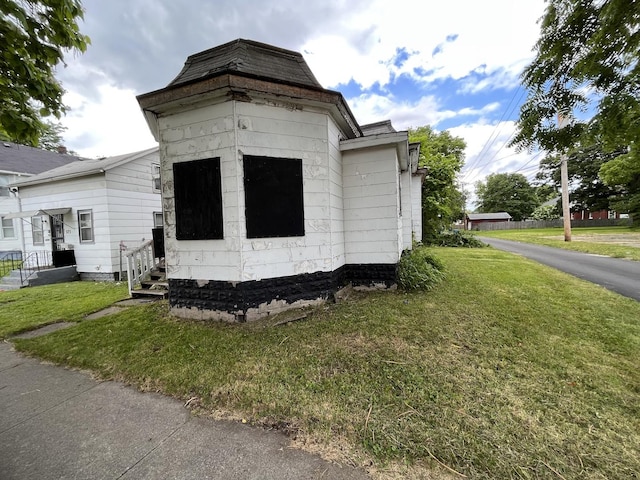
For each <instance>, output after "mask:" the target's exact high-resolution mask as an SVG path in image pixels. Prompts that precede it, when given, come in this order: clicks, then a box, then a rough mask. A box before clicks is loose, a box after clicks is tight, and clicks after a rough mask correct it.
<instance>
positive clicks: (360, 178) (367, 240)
mask: <svg viewBox="0 0 640 480" xmlns="http://www.w3.org/2000/svg"><path fill="white" fill-rule="evenodd" d="M342 160H343V170H342V171H343V182H344V187H343V190H344V231H345V251H346V263H347V264H369V263H386V264H389V263H397V262H398V261H399V259H400V252H401V251H402V238H401V234H402V232H401V229H400V220H399V216H398V212H399V207H400V205H399V200H400V197H399V194H398V188H397V187H398V175H399V169H398V161H397V157H396V150H395V146H394V145H392V146H389V147H380V148H368V149H362V150H350V151H345V152H343V153H342Z"/></svg>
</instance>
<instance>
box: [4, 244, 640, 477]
mask: <svg viewBox="0 0 640 480" xmlns="http://www.w3.org/2000/svg"><path fill="white" fill-rule="evenodd" d="M434 250H435V253H436V255H437V256H439V257H440V258H441V259H442V260H443V263H444V264H445V266H446V270H447V277H446V280H445V281H444V282H443V283H441V284H440V285H438V286H437V287H436V288H434V289H433V290H432V291H430V292H428V293H402V292H376V293H367V294H359V293H354V294H352V296H351V297H350V298H349V299H348V300H347V301H345V302H343V303H339V304H336V305H326V306H323V307H320V308H317V309H314V310H311V311H310V312H308V316H307V318H306V319H304V320H299V321H296V322H292V323H291V324H287V325H282V324H281V325H280V326H274V324H275V323H278V321H279V319H278V318H272V319H267V320H264V321H259V322H255V323H251V324H236V325H228V324H221V323H208V324H207V323H193V322H186V321H182V320H177V319H175V318H172V317H171V316H170V315H169V314H168V309H167V305H166V303H156V304H153V305H148V306H140V307H132V308H129V309H127V311H125V312H122V313H119V314H116V315H113V316H110V317H106V318H103V319H99V320H96V321H93V322H86V323H80V324H79V325H78V326H76V327H74V328H71V329H67V330H62V331H58V332H55V333H53V334H50V335H47V336H44V337H40V338H36V339H30V340H17V341H16V346H17V348H18V349H20V350H22V351H25V352H29V353H31V354H34V355H38V356H40V357H43V358H46V359H48V360H51V361H54V362H58V363H62V364H67V365H71V366H74V367H79V368H83V369H91V370H93V371H95V372H97V373H99V374H100V375H101V376H102V377H104V378H114V379H120V380H125V381H127V382H131V383H133V384H136V385H138V386H139V387H140V388H142V389H145V390H154V391H161V392H164V393H168V394H171V395H174V396H176V397H179V398H181V399H183V400H184V401H185V402H188V403H189V404H190V405H191V406H192V407H194V406H195V407H197V408H198V409H199V410H200V411H202V412H204V413H210V414H214V413H216V412H218V414H219V412H223V413H226V414H228V415H231V416H232V417H235V418H244V419H247V421H249V422H253V423H256V424H261V425H269V426H272V427H275V428H281V429H283V430H286V431H288V432H289V433H292V434H294V435H296V436H297V437H298V438H299V440H301V441H306V442H309V443H314V444H316V445H318V444H319V445H322V446H323V447H324V448H325V449H327V450H329V449H332V448H336V446H337V447H338V448H343V449H344V448H346V449H347V450H348V451H350V452H356V454H357V455H363V456H364V457H360V458H365V459H369V460H370V461H371V462H373V466H374V467H375V468H376V469H378V471H379V472H382V473H381V474H380V476H381V477H386V476H392V475H391V473H390V472H400V473H398V474H397V476H398V478H419V477H420V476H421V475H424V474H425V471H427V474H429V472H428V469H433V471H435V472H436V473H438V472H439V473H438V474H439V475H442V476H443V478H445V477H444V476H446V475H451V477H447V478H458V475H457V474H454V473H452V472H458V473H459V474H462V475H466V476H467V477H469V478H479V479H494V478H518V479H534V478H535V479H547V478H548V479H552V478H566V479H578V478H580V479H602V478H635V477H638V475H639V474H640V368H638V367H639V364H638V362H639V360H638V359H639V358H640V303H638V302H635V301H633V300H630V299H627V298H624V297H621V296H619V295H616V294H614V293H611V292H608V291H606V290H604V289H602V288H600V287H598V286H595V285H592V284H589V283H587V282H583V281H581V280H578V279H575V278H573V277H570V276H568V275H565V274H562V273H560V272H557V271H555V270H552V269H550V268H547V267H545V266H542V265H538V264H536V263H534V262H531V261H529V260H526V259H523V258H521V257H519V256H515V255H511V254H508V253H506V252H501V251H498V250H494V249H434ZM432 473H433V472H432Z"/></svg>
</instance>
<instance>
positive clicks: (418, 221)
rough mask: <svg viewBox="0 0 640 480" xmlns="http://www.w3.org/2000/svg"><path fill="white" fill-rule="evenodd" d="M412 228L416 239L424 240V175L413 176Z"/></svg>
mask: <svg viewBox="0 0 640 480" xmlns="http://www.w3.org/2000/svg"><path fill="white" fill-rule="evenodd" d="M411 203H412V221H411V223H412V230H413V235H414V237H415V239H416V241H418V242H421V241H422V176H420V175H414V176H412V177H411Z"/></svg>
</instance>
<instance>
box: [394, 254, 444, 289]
mask: <svg viewBox="0 0 640 480" xmlns="http://www.w3.org/2000/svg"><path fill="white" fill-rule="evenodd" d="M443 278H444V265H443V264H442V262H441V261H440V260H439V259H438V258H437V257H435V256H434V255H432V254H431V253H430V252H429V251H428V250H427V249H426V248H424V247H418V248H414V249H413V250H405V251H404V252H403V253H402V257H401V258H400V265H399V266H398V285H399V286H400V288H402V289H403V290H431V289H432V288H433V287H434V286H435V285H437V284H438V283H439V282H440V281H441V280H442V279H443Z"/></svg>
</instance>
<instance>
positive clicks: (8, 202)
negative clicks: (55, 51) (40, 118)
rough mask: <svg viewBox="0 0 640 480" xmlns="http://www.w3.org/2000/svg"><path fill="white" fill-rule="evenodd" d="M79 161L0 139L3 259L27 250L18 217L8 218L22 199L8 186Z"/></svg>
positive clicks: (0, 249)
mask: <svg viewBox="0 0 640 480" xmlns="http://www.w3.org/2000/svg"><path fill="white" fill-rule="evenodd" d="M77 160H79V158H78V157H75V156H73V155H68V154H67V153H66V151H65V150H64V149H62V151H61V152H60V153H57V152H50V151H47V150H41V149H39V148H33V147H27V146H24V145H18V144H17V143H13V142H6V141H5V142H0V260H1V259H3V258H5V257H7V258H9V257H14V258H20V255H21V254H20V252H22V251H24V242H23V240H24V237H23V235H22V228H21V227H22V225H21V223H20V222H18V221H17V220H15V219H12V218H5V215H6V214H8V213H9V212H16V211H18V210H20V199H19V198H18V195H17V194H16V193H15V192H14V191H12V189H11V188H10V187H9V185H11V184H13V183H14V182H17V181H20V180H24V179H25V178H28V177H31V176H33V175H36V174H38V173H42V172H44V171H46V170H50V169H52V168H56V167H59V166H61V165H66V164H67V163H71V162H75V161H77Z"/></svg>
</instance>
